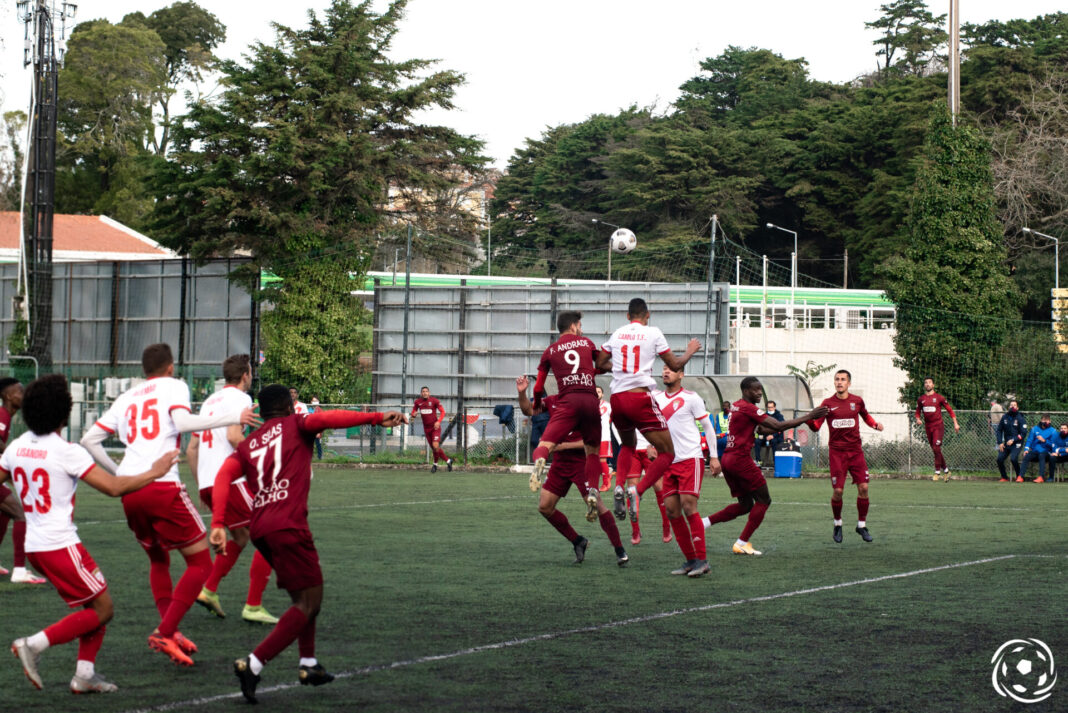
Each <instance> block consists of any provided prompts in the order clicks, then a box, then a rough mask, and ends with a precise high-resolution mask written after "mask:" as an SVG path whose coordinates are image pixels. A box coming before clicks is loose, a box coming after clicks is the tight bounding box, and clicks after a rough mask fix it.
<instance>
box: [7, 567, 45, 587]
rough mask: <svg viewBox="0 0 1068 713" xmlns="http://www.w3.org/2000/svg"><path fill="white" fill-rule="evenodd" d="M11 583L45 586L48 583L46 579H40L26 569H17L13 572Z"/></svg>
mask: <svg viewBox="0 0 1068 713" xmlns="http://www.w3.org/2000/svg"><path fill="white" fill-rule="evenodd" d="M11 581H12V583H14V584H45V583H47V582H48V580H47V579H45V578H44V577H38V576H36V575H35V574H33V572H30V571H29V570H28V569H26V568H25V567H16V568H15V569H13V570H12V571H11Z"/></svg>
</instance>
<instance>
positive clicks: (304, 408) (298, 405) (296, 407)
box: [249, 399, 311, 416]
mask: <svg viewBox="0 0 1068 713" xmlns="http://www.w3.org/2000/svg"><path fill="white" fill-rule="evenodd" d="M249 403H252V401H251V399H250V400H249ZM293 413H295V414H297V415H298V416H299V415H300V414H302V413H304V414H307V413H311V412H310V411H308V404H306V403H304V402H303V401H297V402H295V403H294V404H293Z"/></svg>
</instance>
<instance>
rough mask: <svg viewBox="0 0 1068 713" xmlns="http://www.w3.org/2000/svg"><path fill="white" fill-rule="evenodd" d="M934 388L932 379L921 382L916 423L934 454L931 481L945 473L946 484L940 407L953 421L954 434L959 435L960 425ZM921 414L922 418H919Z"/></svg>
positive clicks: (947, 479) (946, 474)
mask: <svg viewBox="0 0 1068 713" xmlns="http://www.w3.org/2000/svg"><path fill="white" fill-rule="evenodd" d="M934 388H935V384H934V379H932V378H930V377H928V378H926V379H924V380H923V395H922V396H920V398H919V399H917V400H916V413H915V416H916V423H918V424H920V425H921V426H923V430H924V431H926V432H927V442H928V443H930V444H931V451H933V452H934V467H935V474H934V475H932V476H931V480H938V476H940V475H942V473H943V472H945V479H944V480H943V481H942V482H945V483H948V482H949V466H948V465H946V459H945V456H943V455H942V438H943V436H945V434H946V426H945V424H944V423H943V422H942V407H945V409H946V413H948V414H949V417H950V418H951V419H953V430H954V431H955V432H956V433H960V424H959V423H957V414H955V413H953V407H952V406H950V405H949V402H948V401H946V398H945V397H944V396H942V395H941V394H936V393H935V390H934ZM921 413H922V414H923V418H920V414H921Z"/></svg>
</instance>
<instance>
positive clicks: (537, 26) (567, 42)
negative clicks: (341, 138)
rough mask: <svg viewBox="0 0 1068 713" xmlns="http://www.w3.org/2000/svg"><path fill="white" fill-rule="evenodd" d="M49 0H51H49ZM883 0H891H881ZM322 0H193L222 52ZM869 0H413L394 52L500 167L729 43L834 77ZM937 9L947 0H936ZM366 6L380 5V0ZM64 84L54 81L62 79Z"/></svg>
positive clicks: (1043, 7) (149, 3) (88, 11)
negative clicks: (418, 70)
mask: <svg viewBox="0 0 1068 713" xmlns="http://www.w3.org/2000/svg"><path fill="white" fill-rule="evenodd" d="M57 1H58V0H57ZM886 1H889V0H886ZM172 2H173V0H170V1H167V0H81V1H80V2H79V3H78V16H77V18H76V19H75V22H79V21H84V20H88V19H92V18H98V17H103V18H106V19H108V20H111V21H112V22H118V21H119V20H121V19H122V17H123V15H125V14H126V13H128V12H132V11H134V10H141V11H142V12H144V13H145V14H150V13H151V12H152V11H153V10H156V9H158V8H160V7H165V6H167V5H170V4H172ZM328 4H329V0H304V1H303V2H301V1H300V0H297V1H296V2H293V1H289V2H280V1H279V0H255V1H253V0H225V1H224V0H200V5H201V6H202V7H205V8H206V9H208V10H210V11H211V12H213V13H215V15H216V16H217V17H218V18H219V20H220V21H221V22H222V23H223V24H224V25H226V27H227V42H226V44H225V45H223V46H222V47H221V48H219V50H218V52H219V53H220V54H221V55H223V56H225V57H230V58H237V57H240V56H241V54H242V53H244V52H245V50H246V48H247V47H248V46H249V45H250V44H251V43H252V42H254V41H256V40H261V41H265V42H270V41H272V40H273V38H274V34H273V31H272V29H271V24H270V23H271V22H277V23H280V24H283V25H288V26H290V27H303V26H306V24H307V12H308V10H309V9H313V10H316V11H321V10H322V9H323V8H325V7H327V6H328ZM881 4H883V3H881V2H879V1H878V0H748V1H745V0H743V1H741V2H739V1H738V0H729V1H724V0H666V1H665V2H660V3H654V2H651V0H566V1H564V0H536V1H534V0H411V2H410V3H409V6H408V10H407V15H406V18H405V20H404V22H403V24H402V26H401V31H400V33H399V34H398V35H397V37H396V38H395V40H394V45H393V48H394V49H393V56H394V58H398V59H403V58H411V57H419V58H428V59H439V60H441V62H440V64H439V67H440V68H444V69H452V70H455V71H458V72H462V73H463V74H465V75H466V77H467V84H466V85H465V86H464V87H463V88H461V89H460V91H459V92H458V94H457V97H456V104H457V110H455V111H453V112H448V113H439V114H434V115H433V116H430V117H426V118H427V119H428V120H430V121H433V122H434V123H442V124H447V125H449V126H452V127H454V128H456V129H458V130H459V131H461V132H463V133H465V134H473V135H476V136H478V137H480V138H482V139H483V140H485V141H486V142H487V145H486V152H487V154H488V155H489V156H491V157H492V158H493V163H494V164H495V165H497V166H498V167H504V165H505V164H506V162H507V160H508V157H509V156H511V154H512V152H513V150H514V149H516V148H517V147H520V146H522V144H523V141H524V139H526V138H533V137H538V136H540V135H541V133H542V131H543V130H544V129H545V128H546V127H548V126H555V125H557V124H561V123H571V122H577V121H581V120H583V119H585V118H586V117H588V116H590V115H591V114H596V113H614V112H616V111H617V110H619V109H620V108H623V107H626V106H629V105H631V104H637V105H639V106H650V105H655V106H656V107H658V108H659V109H661V110H662V109H664V108H666V107H667V106H669V105H670V104H671V102H672V101H673V100H674V99H675V98H676V97H677V96H678V87H679V85H680V84H682V83H683V82H684V81H686V80H687V79H689V78H690V77H692V76H695V75H696V74H698V73H699V66H698V65H699V62H700V61H701V60H702V59H704V58H706V57H712V56H715V55H718V54H719V53H721V52H722V51H723V50H724V49H725V48H726V47H727V46H728V45H738V46H741V47H750V46H757V47H763V48H766V49H770V50H772V51H774V52H777V53H778V54H781V55H783V56H784V57H787V58H797V57H804V58H805V59H806V60H808V63H809V72H810V74H811V76H812V77H813V78H814V79H819V80H824V81H835V82H842V81H847V80H850V79H852V78H854V77H856V76H857V75H859V74H863V73H865V72H869V71H871V70H872V69H874V68H875V66H876V57H875V50H876V48H875V47H874V46H873V45H872V41H873V39H875V37H876V36H877V34H876V33H875V32H873V31H871V30H867V29H865V27H864V23H865V22H868V21H872V20H875V19H876V18H878V17H879V15H880V12H879V6H880V5H881ZM928 6H929V7H930V9H931V10H932V12H934V13H935V14H941V13H944V12H947V10H948V7H949V0H934V1H932V2H928ZM960 6H961V16H962V21H964V22H984V21H986V20H989V19H992V18H997V19H1000V20H1008V19H1012V18H1018V17H1019V18H1033V17H1036V16H1038V15H1042V14H1045V13H1052V12H1057V11H1058V10H1064V9H1065V0H1015V1H1014V2H1005V1H1004V0H960ZM375 7H377V8H379V9H381V8H382V7H385V3H384V1H383V0H378V1H376V2H375ZM22 33H23V26H22V24H21V23H19V22H18V21H17V20H16V19H15V2H14V0H6V1H5V2H0V38H2V39H3V54H2V55H0V56H2V58H3V59H2V62H3V64H2V67H0V72H2V76H0V92H2V105H3V109H4V111H8V110H11V109H16V108H17V109H22V110H25V109H26V106H25V104H26V103H27V102H28V100H29V98H28V97H29V93H28V86H29V82H30V73H29V70H28V69H23V67H22V47H23V39H22V37H23V34H22ZM60 91H61V92H62V87H61V88H60Z"/></svg>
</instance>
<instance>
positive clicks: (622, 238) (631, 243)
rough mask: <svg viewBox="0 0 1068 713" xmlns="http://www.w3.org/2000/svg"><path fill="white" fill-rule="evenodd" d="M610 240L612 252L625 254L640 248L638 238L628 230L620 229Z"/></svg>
mask: <svg viewBox="0 0 1068 713" xmlns="http://www.w3.org/2000/svg"><path fill="white" fill-rule="evenodd" d="M608 240H609V242H610V243H611V245H612V252H617V253H621V254H625V253H629V252H630V251H631V250H633V249H634V248H636V247H638V238H637V236H635V235H634V232H633V231H631V230H627V229H626V228H620V229H618V230H617V231H616V232H614V233H612V237H610V238H609V239H608Z"/></svg>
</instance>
